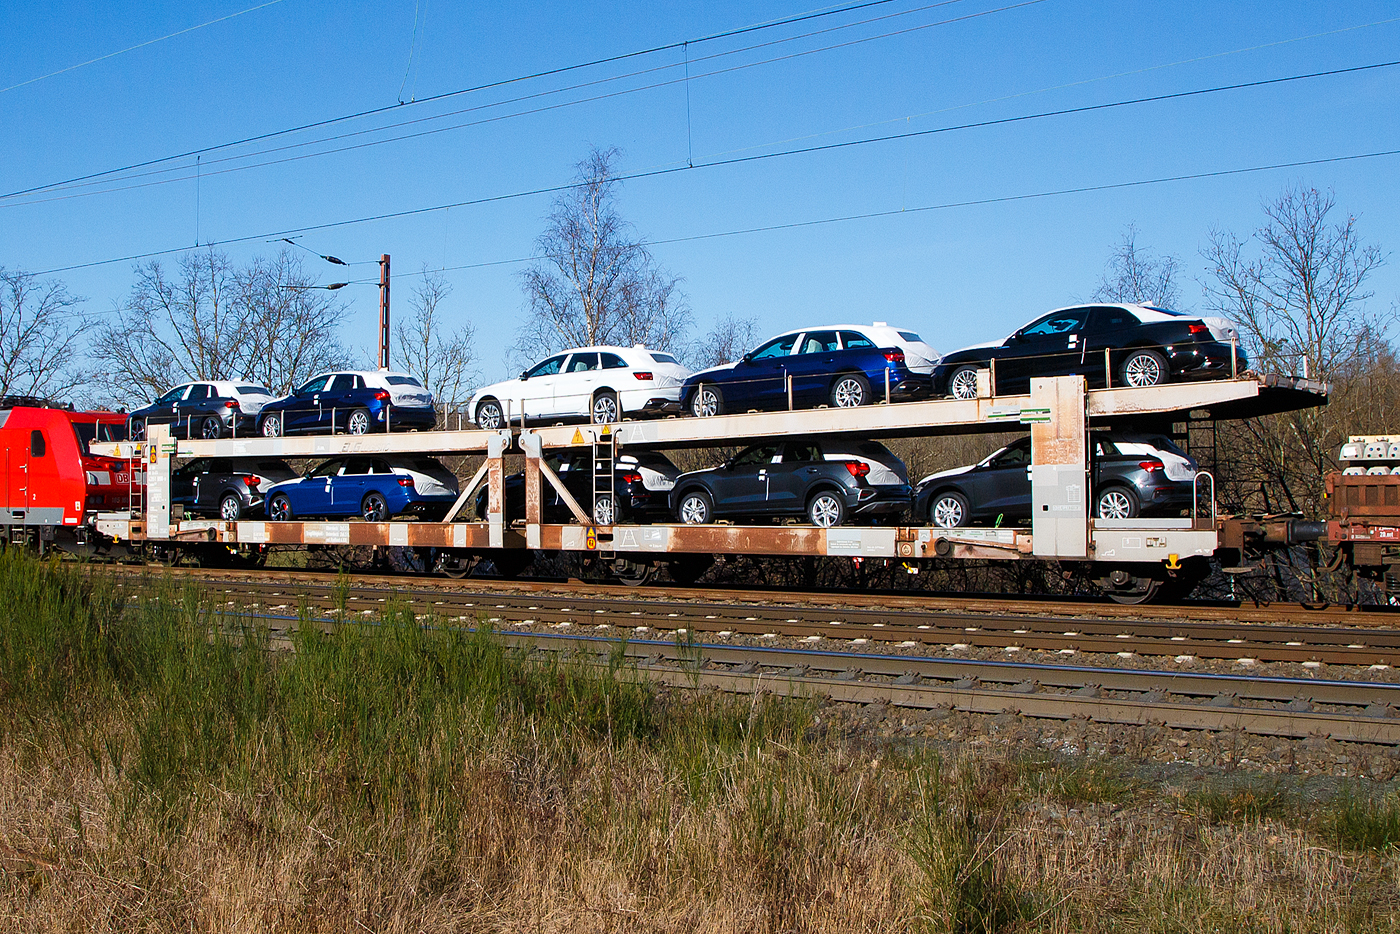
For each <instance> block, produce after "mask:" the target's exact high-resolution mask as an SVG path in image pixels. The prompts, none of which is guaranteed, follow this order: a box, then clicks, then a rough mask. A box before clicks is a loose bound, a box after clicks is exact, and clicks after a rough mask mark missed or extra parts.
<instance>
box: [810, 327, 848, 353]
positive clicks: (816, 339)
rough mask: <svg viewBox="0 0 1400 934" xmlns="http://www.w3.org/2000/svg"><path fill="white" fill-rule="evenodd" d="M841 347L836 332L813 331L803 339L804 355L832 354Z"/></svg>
mask: <svg viewBox="0 0 1400 934" xmlns="http://www.w3.org/2000/svg"><path fill="white" fill-rule="evenodd" d="M840 347H841V345H840V344H839V343H838V342H837V340H836V332H835V331H812V332H811V333H809V334H807V335H805V336H803V338H802V352H803V353H832V352H834V351H836V350H839V349H840Z"/></svg>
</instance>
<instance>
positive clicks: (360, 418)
mask: <svg viewBox="0 0 1400 934" xmlns="http://www.w3.org/2000/svg"><path fill="white" fill-rule="evenodd" d="M373 424H374V422H373V421H372V420H371V419H370V417H369V409H355V411H353V412H351V413H350V417H349V418H347V419H345V433H346V434H347V435H367V434H369V429H370V426H371V425H373ZM331 428H332V430H334V428H335V426H334V425H332V426H331Z"/></svg>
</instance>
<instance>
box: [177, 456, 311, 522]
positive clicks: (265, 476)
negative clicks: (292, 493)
mask: <svg viewBox="0 0 1400 934" xmlns="http://www.w3.org/2000/svg"><path fill="white" fill-rule="evenodd" d="M296 475H297V474H296V471H294V470H292V468H290V467H288V466H287V465H286V464H284V463H282V462H281V461H279V460H272V459H271V458H247V457H199V458H196V459H195V460H192V461H190V462H189V463H188V464H186V465H185V466H183V467H180V468H178V469H176V470H175V471H174V472H173V473H171V475H170V502H172V503H175V504H177V505H181V506H184V507H185V509H186V511H188V512H191V513H194V514H196V515H201V516H217V517H219V518H220V519H225V520H227V521H229V522H233V521H235V520H237V519H241V518H243V517H244V516H246V515H249V514H250V513H256V512H260V511H261V510H262V508H263V505H264V504H263V500H264V498H265V497H266V494H267V491H268V489H269V488H270V487H271V486H272V485H273V484H274V483H281V482H282V481H283V480H290V479H292V478H293V477H295V476H296Z"/></svg>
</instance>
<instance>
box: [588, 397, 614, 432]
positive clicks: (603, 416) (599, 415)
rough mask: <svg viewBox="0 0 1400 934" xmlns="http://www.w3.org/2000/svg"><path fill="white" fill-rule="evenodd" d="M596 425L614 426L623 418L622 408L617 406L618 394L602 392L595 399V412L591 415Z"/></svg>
mask: <svg viewBox="0 0 1400 934" xmlns="http://www.w3.org/2000/svg"><path fill="white" fill-rule="evenodd" d="M589 418H590V419H592V421H593V424H595V425H614V424H616V423H617V422H618V421H619V420H620V419H621V418H622V407H621V406H619V405H618V404H617V393H615V392H600V393H598V394H597V395H596V396H594V397H593V410H592V412H591V413H590V415H589Z"/></svg>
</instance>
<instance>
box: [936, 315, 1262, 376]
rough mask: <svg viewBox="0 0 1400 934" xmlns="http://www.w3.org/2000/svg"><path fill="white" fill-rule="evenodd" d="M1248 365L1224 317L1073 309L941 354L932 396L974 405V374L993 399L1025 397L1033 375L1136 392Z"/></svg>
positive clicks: (1233, 371)
mask: <svg viewBox="0 0 1400 934" xmlns="http://www.w3.org/2000/svg"><path fill="white" fill-rule="evenodd" d="M1232 352H1233V354H1234V360H1233V362H1232V361H1231V354H1232ZM1248 366H1249V361H1248V360H1247V359H1246V358H1245V354H1244V351H1243V350H1242V349H1240V347H1239V332H1238V330H1236V328H1235V326H1234V325H1233V324H1231V323H1230V322H1229V321H1228V320H1226V319H1225V318H1214V317H1201V316H1199V315H1193V314H1189V313H1187V312H1182V311H1172V310H1170V309H1167V308H1158V307H1155V306H1153V305H1134V304H1122V305H1076V306H1074V307H1071V308H1060V309H1057V310H1055V311H1052V312H1050V313H1049V314H1048V315H1043V316H1042V317H1040V318H1037V319H1036V320H1034V321H1032V322H1031V323H1030V324H1028V325H1026V326H1025V327H1023V328H1021V329H1019V330H1017V331H1016V332H1014V333H1013V334H1012V335H1011V336H1010V337H1008V338H1006V339H1005V340H1002V341H994V342H991V343H987V344H974V345H973V346H971V347H965V348H963V349H962V350H958V351H954V352H953V353H950V354H948V355H947V356H945V357H944V358H943V359H942V361H941V362H940V363H939V364H938V366H937V368H936V369H935V370H934V373H933V391H934V393H935V394H937V395H949V396H952V397H954V398H955V399H974V398H976V397H977V374H978V371H979V370H990V371H991V372H990V373H989V377H991V378H992V379H993V385H992V387H991V390H992V392H993V393H994V394H998V395H999V394H1003V393H1022V392H1028V391H1029V390H1030V380H1031V377H1032V376H1074V375H1082V376H1084V377H1085V378H1086V379H1087V380H1088V385H1089V387H1090V388H1091V389H1092V388H1102V387H1105V386H1132V387H1142V386H1157V385H1160V384H1162V383H1166V382H1171V381H1175V380H1191V379H1209V378H1216V377H1228V376H1231V375H1233V374H1236V373H1243V372H1244V371H1245V369H1247V368H1248Z"/></svg>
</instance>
